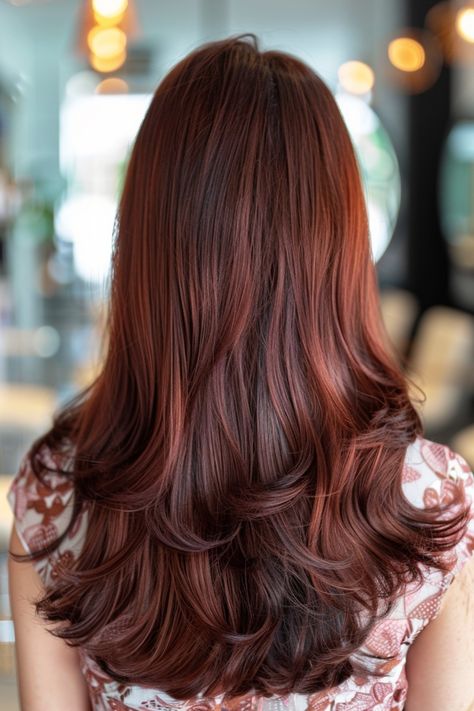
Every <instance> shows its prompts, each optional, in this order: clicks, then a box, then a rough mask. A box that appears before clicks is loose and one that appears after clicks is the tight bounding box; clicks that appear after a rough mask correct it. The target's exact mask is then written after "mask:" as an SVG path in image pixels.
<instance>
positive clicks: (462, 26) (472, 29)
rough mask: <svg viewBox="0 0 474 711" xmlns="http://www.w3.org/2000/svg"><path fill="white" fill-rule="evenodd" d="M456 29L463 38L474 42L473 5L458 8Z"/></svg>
mask: <svg viewBox="0 0 474 711" xmlns="http://www.w3.org/2000/svg"><path fill="white" fill-rule="evenodd" d="M456 30H457V32H458V34H459V36H460V37H462V39H463V40H466V42H471V44H474V7H464V8H461V9H460V10H458V12H457V14H456Z"/></svg>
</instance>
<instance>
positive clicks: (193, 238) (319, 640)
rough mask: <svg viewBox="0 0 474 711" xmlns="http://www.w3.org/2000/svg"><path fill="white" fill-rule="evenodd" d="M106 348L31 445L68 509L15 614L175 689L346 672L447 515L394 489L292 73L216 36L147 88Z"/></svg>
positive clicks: (367, 257)
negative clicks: (46, 563)
mask: <svg viewBox="0 0 474 711" xmlns="http://www.w3.org/2000/svg"><path fill="white" fill-rule="evenodd" d="M249 40H250V41H249ZM107 339H108V342H107V351H106V356H105V358H104V363H103V368H102V370H101V372H100V374H99V375H98V377H97V378H96V380H95V381H94V382H93V383H92V384H91V385H90V386H89V387H88V388H87V389H85V390H84V391H82V392H81V393H80V394H79V395H77V396H76V397H75V398H73V400H72V401H70V402H69V403H68V404H67V406H65V407H64V408H62V410H61V411H60V412H58V413H57V414H56V416H55V418H54V422H53V426H52V428H51V429H50V431H49V432H47V433H46V434H45V435H43V436H42V437H41V438H39V439H38V440H36V442H35V443H34V446H33V447H32V448H31V457H32V463H33V464H34V466H35V467H36V469H37V472H38V475H40V469H41V462H40V456H39V455H40V451H41V447H42V445H44V444H46V445H47V446H48V447H49V449H50V450H51V451H52V452H55V453H56V454H57V455H58V458H59V455H61V456H64V457H65V459H66V460H68V459H69V460H70V464H71V467H69V466H68V467H65V468H64V471H67V472H68V476H71V477H73V480H74V487H75V504H76V505H75V510H74V515H73V518H72V520H71V526H70V527H72V525H73V524H74V520H75V518H76V517H77V514H78V512H79V511H80V510H82V507H83V506H86V507H87V510H88V530H87V536H86V539H85V541H84V547H83V549H82V552H81V554H80V556H79V557H78V559H77V561H76V562H75V563H74V565H72V566H71V567H70V568H66V567H65V568H64V570H63V571H62V573H61V576H59V577H58V579H56V581H55V584H54V588H51V589H48V590H47V591H46V595H45V596H44V598H43V599H42V600H41V601H40V602H39V603H38V605H37V610H38V611H39V612H40V613H41V614H42V615H43V616H44V617H45V619H48V620H50V621H55V622H60V623H62V624H60V625H59V626H58V627H57V628H56V629H55V631H54V634H56V635H57V636H59V637H62V638H64V639H66V640H68V642H69V643H70V644H73V645H81V646H83V647H84V648H85V649H86V650H87V652H88V653H89V654H91V655H92V656H94V658H95V659H96V661H97V663H98V664H99V665H100V666H101V668H102V669H103V670H104V671H106V672H107V673H108V674H110V675H112V676H113V677H114V678H116V679H117V680H119V681H123V682H125V683H135V684H142V685H146V686H152V687H154V688H159V689H162V690H164V691H166V692H167V693H169V694H171V695H172V696H174V697H175V698H177V699H186V698H189V697H191V696H194V695H196V694H198V693H203V694H204V695H211V694H216V693H220V692H221V691H225V692H226V693H227V694H228V695H229V696H233V695H241V694H244V693H246V692H249V691H250V690H254V691H255V692H256V693H259V694H262V695H265V696H267V695H272V694H278V695H279V694H286V693H290V692H299V693H310V692H315V691H318V690H320V689H323V688H327V687H330V686H333V685H335V684H338V683H340V682H341V681H343V680H344V679H345V678H347V677H348V676H349V675H350V674H351V673H355V672H357V671H361V670H360V669H355V667H354V663H353V662H352V661H350V660H349V657H350V655H351V654H352V653H353V652H354V651H355V650H357V649H358V648H359V647H360V645H361V644H362V643H363V641H364V639H365V638H366V636H367V634H368V632H369V630H370V628H371V626H372V624H373V622H374V621H375V619H376V618H377V615H380V614H381V611H380V606H381V602H382V607H383V608H384V609H385V610H387V609H388V608H389V607H390V605H391V603H392V602H393V600H394V599H395V597H396V596H397V595H398V594H400V590H401V589H402V586H403V585H405V584H406V583H407V582H409V581H412V580H415V579H416V578H420V575H421V573H420V564H422V563H424V564H430V565H436V566H438V567H442V566H443V563H442V561H441V556H440V555H439V554H440V553H442V551H444V550H446V549H448V548H449V547H451V546H452V545H453V541H454V540H455V539H456V537H459V534H460V530H461V529H460V526H461V523H462V520H461V517H459V516H458V517H455V518H453V519H452V521H451V522H450V523H449V522H447V521H446V520H444V521H440V519H439V510H438V511H436V512H434V511H431V510H426V511H422V510H419V509H415V508H414V507H412V506H411V505H410V504H409V503H408V501H407V500H406V499H405V498H404V496H403V493H402V489H401V476H402V467H403V461H404V458H405V453H406V450H407V447H408V445H409V444H410V443H411V442H413V441H414V440H415V438H416V436H417V435H418V434H421V432H422V425H421V422H420V419H419V416H418V414H417V412H416V410H415V408H414V406H413V404H412V402H411V401H410V399H409V395H408V390H407V378H406V376H405V375H404V374H403V372H402V370H401V367H400V365H399V364H398V363H396V362H395V360H394V358H393V356H392V355H391V354H390V350H389V348H388V345H387V336H386V333H385V331H384V327H383V325H382V319H381V314H380V306H379V298H378V288H377V279H376V272H375V267H374V264H373V260H372V257H371V251H370V242H369V237H368V223H367V215H366V209H365V203H364V195H363V190H362V187H361V180H360V175H359V169H358V165H357V161H356V158H355V154H354V150H353V146H352V144H351V140H350V137H349V135H348V132H347V129H346V126H345V124H344V121H343V119H342V117H341V115H340V112H339V110H338V107H337V104H336V103H335V100H334V98H333V96H332V94H331V92H330V90H329V89H328V88H327V86H326V85H325V84H324V82H323V81H322V80H321V79H320V78H319V76H318V75H317V74H315V72H314V71H313V70H312V69H311V68H310V67H308V66H307V65H306V64H304V63H303V62H302V61H301V60H299V59H298V58H296V57H295V56H292V55H289V54H286V53H283V52H280V51H261V50H259V48H258V46H257V39H256V37H255V35H253V34H245V35H238V36H234V37H231V38H227V39H225V40H221V41H217V42H209V43H207V44H205V45H202V46H201V47H199V48H198V49H196V50H194V51H193V52H191V53H190V54H189V55H188V56H186V57H185V58H184V59H183V60H181V61H180V62H179V63H178V64H176V66H174V67H173V68H172V70H171V71H170V72H169V73H168V74H167V76H165V78H164V79H163V81H162V82H161V83H160V85H159V86H158V88H157V90H156V92H155V94H154V97H153V100H152V102H151V105H150V107H149V110H148V112H147V114H146V116H145V119H144V121H143V123H142V125H141V127H140V130H139V132H138V135H137V138H136V141H135V144H134V148H133V152H132V155H131V159H130V163H129V166H128V171H127V175H126V180H125V185H124V190H123V193H122V196H121V201H120V205H119V209H118V213H117V231H116V236H115V243H114V252H113V258H112V279H111V294H110V312H109V320H108V328H107ZM71 447H72V448H73V449H71ZM71 451H73V452H74V456H72V455H71ZM63 538H64V536H62V537H60V538H59V539H58V540H57V542H56V544H54V545H55V546H57V545H58V544H59V542H60V540H62V539H63ZM53 547H54V546H53ZM49 550H51V547H50V548H49Z"/></svg>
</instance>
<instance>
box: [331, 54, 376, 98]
mask: <svg viewBox="0 0 474 711" xmlns="http://www.w3.org/2000/svg"><path fill="white" fill-rule="evenodd" d="M337 76H338V78H339V83H340V85H341V88H342V89H344V91H347V92H349V94H367V93H369V91H371V89H372V88H373V86H374V81H375V76H374V72H373V70H372V69H371V67H369V65H368V64H365V63H364V62H359V61H357V60H353V61H350V62H345V63H344V64H341V66H340V67H339V70H338V72H337Z"/></svg>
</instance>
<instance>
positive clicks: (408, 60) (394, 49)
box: [387, 37, 426, 72]
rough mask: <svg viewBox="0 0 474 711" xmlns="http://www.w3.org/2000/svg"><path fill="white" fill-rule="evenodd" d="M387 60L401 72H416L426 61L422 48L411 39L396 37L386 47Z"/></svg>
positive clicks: (416, 41)
mask: <svg viewBox="0 0 474 711" xmlns="http://www.w3.org/2000/svg"><path fill="white" fill-rule="evenodd" d="M387 52H388V58H389V59H390V62H391V63H392V64H393V66H394V67H395V68H396V69H400V71H402V72H416V71H418V70H419V69H421V68H422V67H423V66H424V64H425V61H426V54H425V50H424V48H423V46H422V45H421V44H420V42H418V40H416V39H414V38H413V37H396V38H395V39H393V40H392V41H391V42H389V45H388V49H387Z"/></svg>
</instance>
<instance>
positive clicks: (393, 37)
mask: <svg viewBox="0 0 474 711" xmlns="http://www.w3.org/2000/svg"><path fill="white" fill-rule="evenodd" d="M239 32H254V33H255V34H257V36H258V37H259V40H260V43H261V47H262V48H264V49H266V48H268V49H270V48H275V49H282V50H284V51H288V52H291V53H293V54H296V55H297V56H299V57H300V58H302V59H303V60H304V61H305V62H307V63H309V64H310V65H311V66H312V67H313V68H314V69H315V70H316V71H317V72H318V73H319V74H320V75H321V76H322V77H323V79H324V80H325V81H326V82H327V83H328V84H329V86H330V87H331V89H332V90H333V92H334V94H335V96H336V98H337V101H338V103H339V106H340V108H341V111H342V113H343V116H344V118H345V120H346V122H347V125H348V128H349V130H350V132H351V135H352V138H353V141H354V144H355V146H356V149H357V153H358V157H359V161H360V165H361V170H362V174H363V178H364V182H365V189H366V200H367V205H368V212H369V218H370V231H371V241H372V252H373V257H374V260H375V261H376V264H377V271H378V277H379V285H380V291H381V303H382V313H383V318H384V320H385V323H386V326H387V331H388V333H389V336H390V339H391V345H392V347H393V349H394V351H395V353H396V355H397V357H398V358H399V359H400V363H401V364H402V365H403V368H404V369H405V371H406V372H407V374H408V375H410V377H411V378H412V379H413V380H414V382H415V383H418V384H419V385H420V386H421V387H422V389H423V391H424V393H425V394H426V401H425V403H424V404H423V405H422V406H421V405H420V406H419V407H420V411H421V415H422V418H423V421H424V424H425V435H426V436H427V437H428V438H430V439H435V440H437V441H440V442H442V443H446V444H449V445H450V446H451V447H452V448H453V449H455V450H456V451H458V452H459V453H461V454H462V455H463V456H464V457H465V458H466V459H467V460H468V461H469V463H470V464H471V466H474V366H473V363H474V358H473V356H474V3H466V2H461V1H459V2H441V3H438V2H430V1H429V0H416V2H410V1H409V0H331V1H330V2H329V1H328V0H292V2H291V3H290V2H288V1H287V0H128V2H127V0H0V698H1V699H2V704H4V705H2V709H5V711H7V710H8V709H18V708H19V706H18V702H17V700H16V688H15V678H14V677H15V670H14V648H13V645H14V639H13V628H12V624H11V621H10V619H9V617H10V612H9V606H8V596H7V575H6V560H7V558H6V550H7V543H8V534H9V530H10V526H11V515H10V512H9V509H8V506H7V502H6V500H5V492H6V491H7V488H8V486H9V483H10V481H11V477H12V475H13V474H14V472H15V471H16V468H17V466H18V463H19V460H20V457H21V455H22V454H23V453H24V451H25V449H26V448H27V447H28V446H29V444H30V443H31V441H32V439H33V438H34V437H35V436H36V435H38V434H40V433H41V432H43V431H44V430H45V429H46V428H47V427H48V426H49V423H50V418H51V414H52V413H53V411H54V410H55V409H56V408H58V407H60V405H61V403H63V402H64V401H65V400H67V399H68V398H69V397H70V396H71V395H73V394H74V393H75V392H76V391H77V390H78V389H80V388H82V387H83V386H85V385H87V384H88V383H89V382H90V380H91V379H92V377H93V376H94V374H95V372H96V371H97V368H98V367H99V366H100V361H101V349H100V334H101V331H102V327H103V323H104V313H105V308H106V298H107V278H108V266H109V259H110V255H111V244H112V230H113V223H114V217H115V210H116V206H117V199H118V196H119V194H120V190H121V186H122V180H123V176H124V172H125V169H126V165H127V160H128V156H129V152H130V148H131V145H132V143H133V140H134V137H135V135H136V132H137V130H138V127H139V125H140V122H141V120H142V118H143V116H144V113H145V111H146V109H147V107H148V104H149V102H150V99H151V95H152V93H153V91H154V90H155V88H156V86H157V84H158V83H159V81H160V80H161V78H162V77H163V76H164V74H166V73H167V71H168V70H169V69H170V68H171V67H172V66H173V65H174V64H175V63H176V62H177V61H179V60H180V59H181V58H182V57H183V56H184V55H185V54H187V53H188V52H189V51H191V50H192V49H194V48H195V47H196V46H198V45H199V44H201V43H202V42H205V41H209V40H213V39H219V38H222V37H225V36H227V35H230V34H236V33H239ZM414 394H415V395H418V393H416V392H415V393H414Z"/></svg>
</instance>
